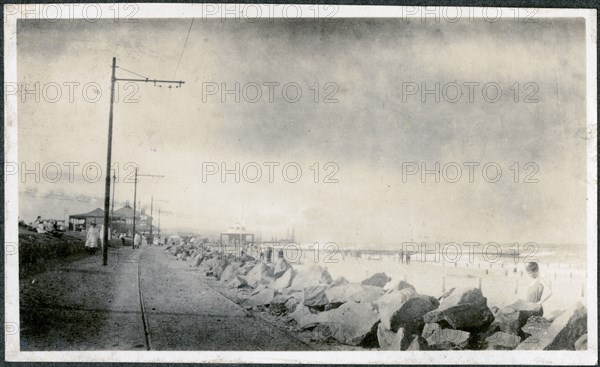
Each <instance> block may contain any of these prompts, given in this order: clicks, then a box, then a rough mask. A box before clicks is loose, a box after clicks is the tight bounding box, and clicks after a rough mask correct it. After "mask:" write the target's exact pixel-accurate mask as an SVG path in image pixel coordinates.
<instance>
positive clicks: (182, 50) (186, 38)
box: [173, 18, 194, 79]
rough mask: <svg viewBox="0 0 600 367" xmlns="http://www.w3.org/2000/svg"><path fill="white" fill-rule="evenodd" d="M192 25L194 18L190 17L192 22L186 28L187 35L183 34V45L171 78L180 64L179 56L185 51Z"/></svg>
mask: <svg viewBox="0 0 600 367" xmlns="http://www.w3.org/2000/svg"><path fill="white" fill-rule="evenodd" d="M193 25H194V18H192V22H191V23H190V28H188V32H187V35H186V36H185V41H184V42H183V47H182V48H181V53H180V54H179V60H177V66H176V67H175V72H173V79H175V75H176V74H177V70H179V64H181V58H182V57H183V52H184V51H185V47H186V46H187V42H188V38H190V32H191V31H192V26H193Z"/></svg>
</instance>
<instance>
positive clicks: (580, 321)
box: [517, 302, 587, 350]
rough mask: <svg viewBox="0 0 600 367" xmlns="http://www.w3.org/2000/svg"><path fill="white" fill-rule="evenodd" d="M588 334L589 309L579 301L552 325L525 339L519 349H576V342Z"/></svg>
mask: <svg viewBox="0 0 600 367" xmlns="http://www.w3.org/2000/svg"><path fill="white" fill-rule="evenodd" d="M583 334H587V309H586V308H585V306H583V305H582V304H581V302H577V303H576V304H575V305H574V306H573V307H571V308H570V309H568V310H566V311H565V312H564V313H563V314H561V315H560V316H558V317H557V318H556V319H555V320H554V321H553V322H552V324H551V325H550V327H549V328H548V329H546V330H544V331H542V332H540V333H536V334H533V335H531V336H530V337H529V338H527V339H525V340H524V341H523V342H522V343H521V344H519V346H518V347H517V349H518V350H575V342H576V341H577V339H579V338H580V337H581V336H582V335H583Z"/></svg>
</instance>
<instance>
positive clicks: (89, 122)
mask: <svg viewBox="0 0 600 367" xmlns="http://www.w3.org/2000/svg"><path fill="white" fill-rule="evenodd" d="M190 25H191V27H190ZM188 31H189V36H188ZM584 36H585V28H584V21H583V19H545V20H539V21H538V22H537V23H526V24H523V23H516V22H513V21H508V20H507V21H500V22H497V23H490V22H485V21H483V20H475V21H464V22H457V23H447V22H440V23H435V22H425V23H424V22H420V21H411V22H406V21H402V20H398V19H338V20H337V21H334V22H331V21H328V22H322V21H315V20H313V19H306V20H295V21H286V20H272V19H269V20H260V21H253V22H247V21H246V22H245V21H239V20H238V21H234V20H229V21H225V22H224V21H221V20H220V19H214V20H206V19H204V20H202V19H196V20H195V21H194V22H193V24H192V23H191V20H190V19H170V20H161V19H144V20H141V19H140V20H138V22H137V23H124V22H119V23H115V22H113V21H112V20H109V21H100V22H96V23H92V22H83V21H73V20H66V21H59V22H44V21H19V24H18V34H17V68H18V70H17V74H18V75H17V77H18V81H19V83H25V84H24V85H26V86H27V88H28V89H32V88H34V85H35V83H36V82H40V84H39V87H38V90H39V91H40V100H39V101H35V95H31V94H28V95H25V96H21V101H20V103H19V105H18V133H19V138H18V141H19V164H21V165H23V164H25V168H27V169H33V167H35V163H36V162H40V167H42V169H41V171H43V167H47V168H48V169H47V173H48V176H49V177H54V175H55V172H56V168H55V167H56V166H53V165H52V164H53V163H52V162H55V163H57V164H58V165H59V166H61V167H62V168H61V172H62V176H61V179H60V180H59V181H58V182H48V180H44V179H43V177H41V178H40V180H39V181H40V182H35V181H36V180H35V176H34V175H27V176H23V170H22V168H23V166H21V184H20V186H19V216H20V218H21V219H24V220H26V221H32V220H33V219H35V217H36V216H37V215H42V216H44V217H58V218H60V217H64V216H65V215H66V214H74V213H81V212H87V211H89V210H92V209H95V208H97V207H100V208H102V207H103V197H104V177H103V176H102V177H100V178H99V179H98V180H97V182H88V181H94V177H95V176H96V174H95V172H96V169H97V168H94V167H100V168H101V170H102V174H104V173H105V172H106V149H107V130H108V115H109V105H110V103H109V98H110V73H111V62H112V58H113V57H116V60H117V65H118V66H119V68H117V69H116V76H117V78H139V76H138V75H135V74H132V73H130V72H129V71H133V72H135V73H136V74H139V75H142V76H144V77H149V78H151V79H152V78H156V79H168V80H183V81H185V84H183V85H182V87H181V88H171V89H169V88H168V86H167V85H166V84H165V85H163V86H162V87H160V88H159V87H156V86H154V85H152V83H135V84H130V85H125V83H124V82H119V85H118V87H117V91H118V96H117V103H115V105H114V127H113V129H114V130H113V162H117V164H118V169H117V172H118V174H119V182H118V183H117V185H116V186H115V201H116V204H115V208H119V207H121V206H122V205H123V204H124V203H125V202H126V201H130V202H133V184H132V183H131V182H128V183H127V182H122V179H124V178H126V176H128V175H129V177H131V173H132V172H133V168H132V167H133V166H131V165H129V166H127V163H129V162H132V163H134V164H135V165H137V167H139V172H140V173H143V174H155V175H163V176H164V177H163V178H150V177H142V178H140V181H139V184H138V199H139V200H140V201H141V203H142V206H143V207H145V208H147V210H150V200H151V196H153V197H154V200H155V203H154V207H155V209H156V208H157V207H160V208H161V226H162V227H164V228H172V229H180V228H187V229H192V230H195V231H198V232H200V233H218V232H219V231H221V230H225V229H227V227H229V226H231V225H234V224H236V222H241V223H242V224H244V225H245V226H246V227H247V228H249V229H252V230H255V231H258V230H260V232H261V233H262V235H263V238H265V239H268V238H269V237H271V236H275V237H278V238H283V237H285V234H286V231H287V230H289V229H291V228H294V229H295V233H296V237H297V239H298V240H300V241H302V242H312V241H319V242H337V243H362V244H373V243H375V244H386V245H389V246H393V245H394V244H398V243H401V242H406V241H415V242H422V241H425V242H428V243H429V242H434V241H440V242H451V241H454V242H459V243H460V242H470V241H479V242H482V243H483V242H491V241H493V242H499V243H506V242H520V243H524V242H537V243H565V244H582V243H585V241H586V140H585V138H586V120H585V117H586V116H585V98H586V94H585V37H584ZM184 45H185V47H184ZM65 83H66V84H65ZM69 83H71V84H69ZM72 83H79V84H77V86H76V87H75V89H74V93H73V98H72V100H70V98H69V87H68V85H74V84H72ZM121 83H123V84H121ZM236 83H239V93H238V95H239V97H240V100H239V102H236V101H235V93H233V94H226V95H225V96H222V95H221V93H220V92H221V90H222V89H227V90H235V86H236ZM274 83H279V84H274ZM436 83H437V85H438V86H439V89H440V100H439V102H436V101H435V100H434V97H435V95H426V94H423V93H422V91H423V90H424V89H427V88H428V89H433V88H434V87H435V85H436ZM453 83H457V84H458V85H460V86H462V92H463V94H462V96H461V97H460V98H459V99H457V100H456V101H454V99H455V96H456V94H455V93H456V92H455V91H456V89H455V88H454V87H453V86H455V85H456V84H453ZM465 83H467V84H466V85H473V88H474V89H473V92H474V93H473V100H472V101H470V100H469V98H468V95H467V93H468V87H466V86H465ZM477 83H478V84H477ZM489 83H493V85H492V88H488V89H486V91H487V94H485V97H486V98H487V100H486V98H484V97H483V93H482V89H483V87H482V86H483V85H488V86H489V85H490V84H489ZM515 83H517V84H515ZM528 83H529V84H528ZM56 85H59V86H60V89H59V90H60V91H61V95H60V96H58V97H55V93H56V92H55V91H56V90H57V88H56ZM257 85H258V86H259V87H260V90H261V93H262V94H261V95H260V96H257V95H256V90H257V88H256V86H257ZM269 85H271V86H273V87H272V88H273V99H272V100H270V96H269V87H268V86H269ZM285 85H287V86H288V87H287V89H286V93H284V92H283V89H284V88H283V86H285ZM415 86H416V87H415ZM495 86H496V87H499V88H500V89H501V96H500V99H499V100H498V101H497V102H494V103H492V102H490V100H493V99H494V97H495V94H496V93H495V92H496V91H497V89H496V87H495ZM211 88H212V89H211ZM298 88H299V89H300V90H301V93H302V95H301V96H298V95H297V94H296V91H297V90H298ZM407 88H418V90H417V91H415V92H414V94H409V93H408V92H409V91H414V89H413V90H411V89H407ZM515 90H518V94H516V93H515ZM84 91H85V93H86V94H85V95H86V97H85V98H84V96H83V92H84ZM209 91H214V92H215V94H210V93H208V92H209ZM316 91H318V95H317V93H316ZM442 91H445V92H447V94H443V96H445V97H446V99H444V98H443V96H442ZM127 97H128V102H131V103H125V102H126V101H125V99H127ZM223 97H225V100H223ZM244 97H246V98H244ZM315 98H316V102H315ZM423 98H425V100H424V101H423ZM53 99H54V100H53ZM252 99H256V101H254V102H253V101H252ZM294 99H298V100H297V101H295V102H291V101H294ZM449 100H450V101H449ZM526 101H527V102H532V101H535V102H534V103H525V102H526ZM325 102H328V103H325ZM65 162H76V163H78V164H79V165H78V166H74V167H75V168H74V171H73V175H70V172H69V170H68V166H67V165H65ZM236 162H239V164H240V171H242V167H244V166H246V168H247V170H246V171H245V172H246V174H247V178H250V179H244V176H242V177H240V182H239V183H237V182H235V180H234V175H232V174H230V175H227V176H225V180H222V178H221V177H220V175H219V173H217V174H215V175H209V176H204V177H203V173H206V169H207V167H209V166H210V168H214V167H219V170H220V169H221V164H222V163H224V164H225V165H226V168H228V169H233V168H234V167H235V163H236ZM253 162H254V163H253ZM269 162H274V163H269ZM436 162H439V164H440V167H443V166H444V165H447V167H448V168H449V170H448V171H447V173H448V175H449V176H448V177H449V178H451V177H453V176H454V172H455V171H454V170H453V169H454V168H452V167H455V166H454V163H452V162H455V163H456V165H458V166H460V167H462V176H461V178H460V179H459V180H458V182H449V181H450V180H445V179H444V177H441V179H440V182H435V179H434V175H433V174H430V175H427V176H426V177H425V178H426V179H425V182H423V180H422V179H421V177H420V175H419V174H418V173H417V174H416V175H410V176H406V177H404V179H403V173H405V172H406V170H407V169H408V168H414V167H418V168H419V169H420V168H421V164H422V163H423V164H425V167H426V168H428V169H433V168H434V167H435V164H436ZM464 162H475V163H478V166H474V167H475V168H474V176H473V182H469V178H468V166H466V165H465V164H464ZM515 162H518V169H517V168H516V167H517V166H515ZM275 163H277V164H278V165H277V166H273V167H274V171H273V172H274V175H273V182H269V177H268V174H269V168H268V167H269V166H268V165H270V164H275ZM288 163H293V165H294V167H300V168H301V170H302V175H301V177H300V178H299V179H298V181H297V182H288V181H286V177H287V178H290V177H291V178H293V177H294V175H295V168H294V167H291V168H289V169H288V171H287V173H288V175H289V176H285V177H284V175H283V173H282V167H283V166H284V165H286V164H288ZM413 163H416V166H414V165H413ZM492 163H493V165H494V166H496V167H500V168H501V170H502V176H501V177H500V178H499V179H498V181H497V182H487V181H486V180H485V179H484V176H483V174H482V167H483V166H484V165H486V164H488V166H489V165H490V164H492ZM527 163H530V164H529V165H527V166H526V164H527ZM67 164H70V163H67ZM86 164H87V165H86ZM448 164H450V165H448ZM256 166H259V167H261V169H262V176H261V178H260V179H259V180H258V182H250V181H252V178H253V177H254V173H255V167H256ZM288 166H290V165H289V164H288ZM409 166H410V167H409ZM311 167H312V169H311ZM316 167H318V168H319V176H318V177H317V178H316V177H315V171H316V169H315V168H316ZM511 167H512V168H511ZM334 171H335V172H334ZM487 172H488V176H486V177H487V178H490V177H491V179H493V178H494V177H495V176H496V175H495V170H494V169H493V167H492V169H490V170H488V171H487ZM515 172H518V173H519V174H518V178H517V179H516V181H517V182H515V178H516V177H515ZM42 173H43V172H42ZM240 173H241V172H240ZM328 174H332V176H329V178H330V179H331V178H333V179H336V180H337V182H324V181H325V177H326V176H327V175H328ZM527 175H529V176H527ZM42 176H43V175H42ZM71 176H72V177H71ZM526 177H529V179H536V180H537V182H533V183H526V182H524V181H525V178H526ZM315 178H316V179H317V181H318V182H316V183H315ZM69 179H72V180H69ZM70 181H72V182H70ZM130 181H131V180H130ZM223 181H224V182H223ZM290 181H291V180H290Z"/></svg>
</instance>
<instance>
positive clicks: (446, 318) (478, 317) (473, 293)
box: [424, 288, 494, 331]
mask: <svg viewBox="0 0 600 367" xmlns="http://www.w3.org/2000/svg"><path fill="white" fill-rule="evenodd" d="M424 320H425V322H438V323H445V324H447V325H448V326H449V327H450V328H452V329H457V330H463V331H471V330H478V329H482V328H485V327H487V326H488V325H490V324H491V323H492V321H494V315H493V314H492V312H491V311H490V309H489V308H488V307H487V299H486V298H485V297H484V296H483V294H482V293H481V291H480V290H479V289H478V288H452V289H451V290H450V291H448V292H447V293H446V294H444V295H443V296H442V297H441V300H440V305H439V307H438V308H437V309H436V310H434V311H431V312H429V313H427V314H425V315H424Z"/></svg>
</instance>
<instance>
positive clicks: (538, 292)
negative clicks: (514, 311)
mask: <svg viewBox="0 0 600 367" xmlns="http://www.w3.org/2000/svg"><path fill="white" fill-rule="evenodd" d="M525 270H526V271H527V274H528V275H529V276H530V277H531V278H532V281H531V283H530V284H529V288H527V301H528V302H533V303H538V304H540V305H541V304H543V303H544V302H546V301H547V300H548V298H550V297H551V296H552V288H551V287H550V284H549V283H548V282H547V281H546V279H544V278H543V277H541V276H540V268H539V266H538V264H537V263H534V262H530V263H528V264H527V266H526V267H525Z"/></svg>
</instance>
